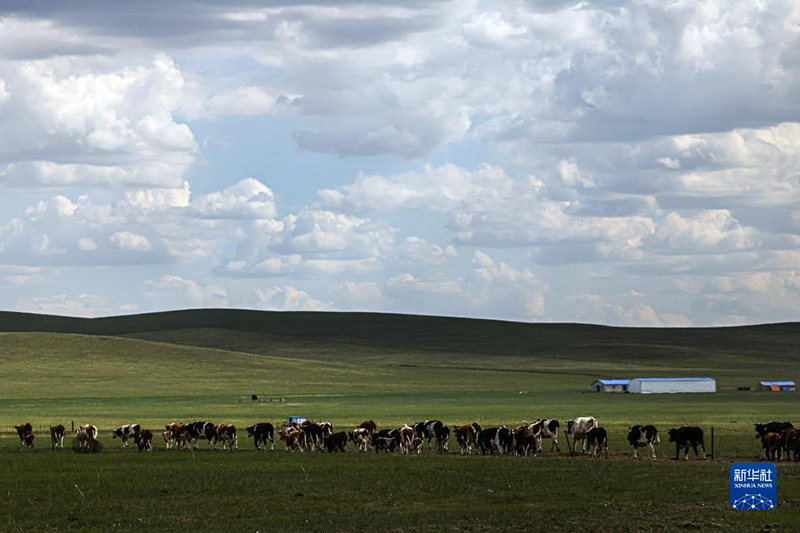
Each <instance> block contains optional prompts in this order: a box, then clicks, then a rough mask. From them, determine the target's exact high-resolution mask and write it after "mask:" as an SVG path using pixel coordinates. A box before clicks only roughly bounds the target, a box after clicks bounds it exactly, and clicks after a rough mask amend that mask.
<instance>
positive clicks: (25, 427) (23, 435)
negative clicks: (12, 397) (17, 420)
mask: <svg viewBox="0 0 800 533" xmlns="http://www.w3.org/2000/svg"><path fill="white" fill-rule="evenodd" d="M14 429H16V430H17V435H18V436H19V445H20V446H26V445H27V436H28V435H33V426H32V425H31V423H30V422H27V423H25V424H20V425H19V426H14Z"/></svg>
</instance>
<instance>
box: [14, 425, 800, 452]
mask: <svg viewBox="0 0 800 533" xmlns="http://www.w3.org/2000/svg"><path fill="white" fill-rule="evenodd" d="M163 427H164V428H165V430H164V431H160V430H159V431H158V432H156V434H159V433H160V434H161V436H162V438H163V440H164V448H165V449H166V450H173V449H176V450H183V449H191V450H199V449H200V441H201V440H205V441H206V449H209V450H215V449H217V448H218V445H219V444H221V445H222V449H223V450H226V449H228V450H230V451H234V450H238V449H239V440H238V432H237V428H236V426H234V425H232V424H220V425H215V424H213V423H212V422H205V421H195V422H190V423H183V422H172V423H170V424H167V425H166V426H163ZM559 428H561V432H562V434H563V436H564V437H565V439H566V443H567V449H568V450H569V455H577V454H578V451H579V450H578V443H579V442H580V443H581V449H580V454H581V455H583V454H587V453H588V455H590V456H591V457H595V458H597V457H600V455H601V454H603V452H605V457H606V458H608V453H609V446H608V441H609V439H608V432H607V431H606V429H605V428H603V427H601V426H600V425H599V424H598V422H597V419H596V418H595V417H591V416H583V417H577V418H575V419H573V420H569V421H567V423H566V426H565V427H562V426H561V424H560V423H559V421H558V420H555V419H539V420H536V421H534V422H530V423H523V424H522V425H520V426H517V427H510V428H509V427H507V426H505V425H503V426H498V427H489V428H484V427H483V426H482V425H481V424H479V423H478V422H472V423H471V424H465V425H455V426H453V428H452V430H451V429H450V427H448V426H446V425H445V424H444V423H443V422H442V421H441V420H424V421H420V422H416V423H414V424H410V425H409V424H404V425H403V426H400V427H399V428H384V429H379V428H378V425H377V424H376V423H375V422H374V421H373V420H365V421H364V422H362V423H361V424H360V425H359V426H358V427H356V428H354V429H352V430H349V431H339V432H334V428H333V424H331V423H330V422H313V421H311V420H306V419H303V420H302V421H301V422H298V421H293V422H292V423H291V424H286V425H284V426H282V427H280V428H279V429H278V430H277V436H278V440H280V441H281V442H283V445H284V449H285V450H288V451H292V452H293V451H300V452H306V451H311V452H313V451H317V450H324V451H328V452H345V451H347V448H348V444H352V446H353V449H354V450H355V451H356V452H369V451H371V450H372V451H374V452H375V453H380V452H384V453H402V454H419V453H421V452H422V451H423V449H424V448H425V447H426V446H425V442H426V441H427V448H428V449H429V450H434V449H435V450H436V451H437V452H438V453H440V454H445V453H449V448H448V446H449V442H450V437H451V433H452V435H453V436H454V437H455V441H456V443H457V444H458V450H459V453H460V454H461V455H473V454H479V455H516V456H523V457H525V456H528V455H533V456H537V455H539V454H540V453H541V452H542V451H543V446H542V440H543V439H545V438H549V439H551V446H550V452H552V451H553V449H554V448H556V450H557V451H558V452H561V447H560V445H559V442H558V436H559ZM246 429H247V437H248V438H252V439H253V445H254V448H255V449H256V450H266V449H267V443H268V442H269V449H270V450H274V446H275V433H276V428H275V427H274V426H273V425H272V424H271V423H270V422H258V423H256V424H253V425H251V426H248V427H247V428H246ZM14 430H16V432H17V436H18V437H19V439H20V446H21V447H22V448H23V449H34V448H35V440H36V438H35V435H34V432H33V425H32V424H31V423H24V424H20V425H17V426H14ZM49 430H50V437H51V444H52V448H53V450H54V451H56V450H63V448H64V437H65V434H66V430H65V428H64V426H63V425H62V424H58V425H56V426H50V427H49ZM667 434H668V435H669V442H671V443H672V442H674V443H675V459H679V458H680V454H681V451H683V457H684V459H686V460H688V459H689V451H690V450H692V451H694V457H695V459H705V458H706V449H705V433H704V431H703V429H702V428H700V427H695V426H682V427H679V428H670V429H669V430H668V431H667ZM98 435H99V431H98V428H97V426H94V425H91V424H85V425H79V426H78V428H77V430H75V431H74V439H75V440H74V446H73V449H74V450H75V451H81V452H96V451H100V450H101V449H102V446H100V444H99V441H98ZM153 435H154V433H153V432H152V431H151V430H149V429H145V428H143V427H142V426H141V425H140V424H135V423H131V424H125V425H122V426H120V427H119V428H116V429H113V430H112V431H111V437H112V440H113V439H117V438H119V439H120V441H121V444H120V447H121V448H125V447H127V446H128V442H127V441H128V440H129V439H132V440H133V441H134V443H135V444H136V446H137V447H138V449H139V451H152V450H153V442H152V441H153ZM713 435H714V428H713V427H712V428H711V436H712V440H711V445H712V448H711V449H712V454H711V457H712V459H713ZM755 437H756V439H760V440H761V445H762V454H761V459H762V460H770V461H774V460H778V461H781V460H792V461H794V462H800V431H798V430H796V429H794V426H793V425H792V424H791V423H790V422H774V421H770V422H767V423H756V424H755ZM627 441H628V444H629V445H630V447H631V449H632V451H633V455H632V457H633V459H638V458H639V448H645V451H646V454H647V458H648V459H652V460H655V459H656V450H655V445H657V444H659V443H660V442H661V439H660V434H659V431H658V429H657V428H656V427H655V426H654V425H652V424H648V425H632V426H630V427H629V432H628V435H627Z"/></svg>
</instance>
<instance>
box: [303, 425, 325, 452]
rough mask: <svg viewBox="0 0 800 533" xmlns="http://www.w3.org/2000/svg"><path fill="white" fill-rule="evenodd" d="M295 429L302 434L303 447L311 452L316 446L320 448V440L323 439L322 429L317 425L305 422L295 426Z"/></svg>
mask: <svg viewBox="0 0 800 533" xmlns="http://www.w3.org/2000/svg"><path fill="white" fill-rule="evenodd" d="M297 429H299V430H300V431H302V432H303V433H304V436H303V447H304V448H305V449H309V450H311V451H312V452H313V451H314V449H315V447H316V446H322V439H323V438H324V430H323V427H322V426H320V425H319V424H316V423H314V422H311V421H310V420H306V421H305V422H304V423H302V424H300V425H299V426H297Z"/></svg>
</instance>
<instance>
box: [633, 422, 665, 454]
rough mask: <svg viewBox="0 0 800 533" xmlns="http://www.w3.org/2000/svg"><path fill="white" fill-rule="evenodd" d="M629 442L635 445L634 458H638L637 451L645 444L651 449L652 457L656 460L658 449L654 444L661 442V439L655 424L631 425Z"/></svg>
mask: <svg viewBox="0 0 800 533" xmlns="http://www.w3.org/2000/svg"><path fill="white" fill-rule="evenodd" d="M628 442H629V443H630V445H631V446H632V447H633V458H634V459H638V458H639V457H638V455H637V451H638V449H639V448H644V447H645V446H646V447H647V448H649V449H650V458H651V459H653V460H655V458H656V449H655V448H654V447H653V445H654V444H659V443H660V442H661V439H660V438H659V436H658V430H657V429H656V427H655V426H651V425H647V426H631V427H630V430H629V431H628Z"/></svg>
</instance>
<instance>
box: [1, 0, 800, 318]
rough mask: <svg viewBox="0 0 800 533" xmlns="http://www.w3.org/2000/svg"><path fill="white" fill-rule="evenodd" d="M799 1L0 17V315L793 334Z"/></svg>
mask: <svg viewBox="0 0 800 533" xmlns="http://www.w3.org/2000/svg"><path fill="white" fill-rule="evenodd" d="M799 28H800V7H798V5H797V4H796V2H791V1H767V2H760V3H757V4H756V3H753V2H722V1H709V2H702V3H698V2H687V1H682V0H680V1H679V0H676V1H666V2H650V1H636V2H625V1H613V2H587V1H582V2H561V1H530V0H529V1H523V0H516V1H512V0H501V1H493V2H484V1H480V0H468V1H467V0H465V1H461V0H450V1H441V2H416V1H404V2H399V1H398V2H392V1H389V2H381V3H376V4H369V3H361V2H352V1H345V0H342V1H336V0H334V1H329V2H250V1H245V0H242V1H240V2H231V3H225V4H224V5H222V4H219V3H217V2H207V1H203V0H195V1H190V2H185V3H181V4H179V5H177V4H173V3H164V2H156V1H145V2H140V3H137V4H136V5H135V7H134V6H133V5H132V4H128V3H118V4H115V3H108V2H94V1H89V2H81V3H80V4H75V3H69V4H64V3H61V2H48V1H44V2H37V3H29V4H23V5H21V6H14V7H13V8H0V37H2V38H0V138H2V143H0V308H3V309H7V310H18V311H32V312H44V313H57V314H67V315H77V316H102V315H110V314H119V313H132V312H148V311H157V310H164V309H176V308H188V307H237V308H254V309H277V310H332V311H347V310H360V311H361V310H366V311H382V312H402V313H424V314H442V315H454V316H470V317H486V318H502V319H511V320H521V321H577V322H592V323H603V324H615V325H640V326H688V325H695V326H697V325H733V324H743V323H760V322H772V321H784V320H797V319H799V318H800V304H798V303H797V302H799V301H800V298H798V296H800V275H798V268H799V267H800V250H799V249H798V244H800V238H798V230H799V229H800V212H798V209H797V205H798V190H799V189H798V180H799V178H800V172H799V171H798V170H797V161H798V156H800V105H798V104H800V102H799V101H798V94H800V91H799V89H800V52H798V50H800V29H799Z"/></svg>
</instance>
